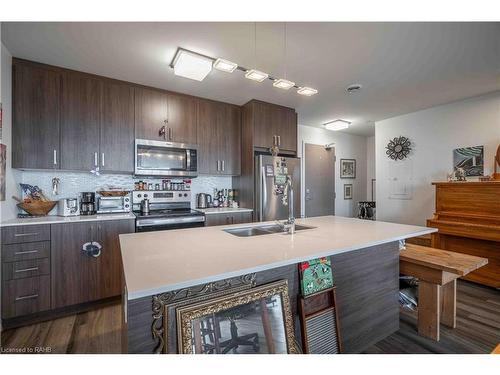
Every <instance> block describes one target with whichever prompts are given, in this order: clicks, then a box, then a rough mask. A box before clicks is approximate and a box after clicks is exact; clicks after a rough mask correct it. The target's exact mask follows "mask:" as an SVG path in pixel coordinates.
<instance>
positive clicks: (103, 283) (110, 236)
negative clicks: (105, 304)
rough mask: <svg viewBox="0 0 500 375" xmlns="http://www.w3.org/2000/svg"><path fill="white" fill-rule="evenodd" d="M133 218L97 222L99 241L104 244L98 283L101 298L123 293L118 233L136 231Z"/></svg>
mask: <svg viewBox="0 0 500 375" xmlns="http://www.w3.org/2000/svg"><path fill="white" fill-rule="evenodd" d="M134 229H135V228H134V221H133V220H116V221H115V220H109V221H102V222H98V223H97V230H98V233H99V240H98V241H99V243H100V244H101V245H102V253H101V256H100V263H99V270H98V280H99V284H98V285H97V287H98V289H99V295H98V296H99V298H108V297H113V296H118V295H120V294H121V293H122V289H123V286H122V273H123V266H122V257H121V252H120V241H119V238H118V235H120V234H122V233H133V232H134Z"/></svg>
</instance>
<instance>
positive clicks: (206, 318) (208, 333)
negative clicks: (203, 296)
mask: <svg viewBox="0 0 500 375" xmlns="http://www.w3.org/2000/svg"><path fill="white" fill-rule="evenodd" d="M176 314H177V341H178V346H179V353H184V354H196V353H223V354H225V353H230V352H232V353H241V352H249V353H262V352H264V353H297V352H298V350H297V348H296V345H295V334H294V324H293V319H292V314H291V308H290V299H289V296H288V282H287V280H280V281H277V282H273V283H270V284H266V285H262V286H259V287H255V288H252V289H250V290H245V291H239V292H235V293H231V294H228V295H226V296H223V297H220V298H214V299H211V300H208V301H204V302H201V303H194V304H191V305H189V306H185V307H180V308H178V309H177V310H176Z"/></svg>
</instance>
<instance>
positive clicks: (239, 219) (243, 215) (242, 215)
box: [232, 212, 252, 224]
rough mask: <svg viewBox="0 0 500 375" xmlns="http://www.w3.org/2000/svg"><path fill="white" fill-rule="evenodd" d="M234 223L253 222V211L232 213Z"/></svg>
mask: <svg viewBox="0 0 500 375" xmlns="http://www.w3.org/2000/svg"><path fill="white" fill-rule="evenodd" d="M232 215H233V219H232V224H243V223H250V222H252V213H251V212H235V213H233V214H232Z"/></svg>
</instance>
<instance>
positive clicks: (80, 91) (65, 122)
mask: <svg viewBox="0 0 500 375" xmlns="http://www.w3.org/2000/svg"><path fill="white" fill-rule="evenodd" d="M61 86H62V100H61V168H62V169H67V170H85V171H89V170H91V169H93V168H95V167H96V166H97V165H98V163H99V160H98V159H99V130H100V115H101V104H102V81H100V80H97V79H94V78H89V77H87V76H85V75H83V74H79V73H65V74H63V76H62V85H61Z"/></svg>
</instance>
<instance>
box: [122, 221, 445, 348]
mask: <svg viewBox="0 0 500 375" xmlns="http://www.w3.org/2000/svg"><path fill="white" fill-rule="evenodd" d="M296 222H297V224H299V225H305V226H309V227H311V228H310V229H305V230H300V231H297V232H296V233H295V234H293V235H289V234H284V233H274V234H265V235H259V236H250V237H238V236H235V235H233V234H231V233H228V232H226V231H225V230H226V229H230V228H234V227H248V226H261V225H263V224H266V223H252V224H244V225H242V224H239V225H233V226H217V227H208V228H193V229H183V230H171V231H159V232H148V233H134V234H124V235H120V246H121V252H122V259H123V267H124V278H125V290H124V304H123V305H124V320H123V344H124V347H123V350H124V351H125V352H129V353H153V352H168V353H172V352H176V347H177V342H176V337H175V334H176V328H175V327H174V326H170V324H169V325H168V326H165V325H164V322H165V315H164V310H165V307H166V306H167V305H168V304H171V303H173V302H175V301H179V300H182V299H185V298H192V297H194V296H199V295H201V294H204V293H211V292H214V291H217V290H221V289H227V288H232V287H237V286H241V285H246V284H251V285H250V287H253V286H258V285H263V284H267V283H270V282H273V281H277V280H283V279H286V280H287V281H288V289H289V295H290V301H291V304H290V305H291V309H292V316H293V317H294V320H295V322H294V323H295V336H296V337H297V338H299V337H300V326H299V322H298V318H297V308H296V307H297V298H298V296H299V293H300V288H299V275H298V268H297V263H299V262H302V261H307V260H311V259H314V258H319V257H326V256H329V257H330V259H331V262H332V270H333V275H334V279H335V284H336V286H337V298H338V310H339V316H340V326H341V330H342V340H343V347H344V352H348V353H356V352H360V351H362V350H363V349H364V348H366V347H368V346H370V345H372V344H373V343H375V342H377V341H379V340H381V339H383V338H384V337H386V336H388V335H390V334H391V333H392V332H394V331H396V330H397V329H398V327H399V307H398V296H397V293H398V275H399V252H398V251H399V241H400V240H404V239H406V238H410V237H416V236H421V235H424V234H428V233H432V232H434V231H435V229H432V228H425V227H418V226H409V225H401V224H393V223H385V222H376V221H364V220H359V219H352V218H343V217H336V216H323V217H316V218H307V219H298V220H297V221H296ZM268 224H273V222H271V223H268ZM167 337H168V338H167ZM299 341H300V340H299Z"/></svg>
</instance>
